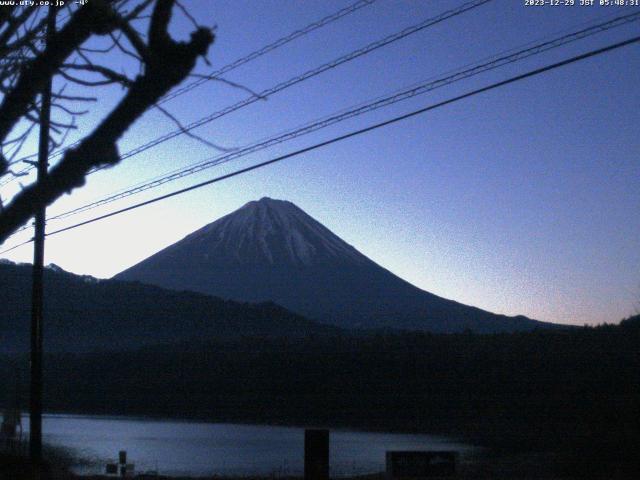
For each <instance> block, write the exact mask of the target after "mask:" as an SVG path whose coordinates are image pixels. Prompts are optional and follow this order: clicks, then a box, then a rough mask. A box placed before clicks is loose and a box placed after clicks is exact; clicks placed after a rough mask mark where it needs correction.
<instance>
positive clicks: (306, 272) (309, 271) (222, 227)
mask: <svg viewBox="0 0 640 480" xmlns="http://www.w3.org/2000/svg"><path fill="white" fill-rule="evenodd" d="M115 278H118V279H122V280H139V281H141V282H144V283H150V284H154V285H159V286H162V287H166V288H172V289H177V290H193V291H198V292H202V293H207V294H212V295H216V296H220V297H222V298H228V299H233V300H242V301H248V302H263V301H273V302H275V303H277V304H279V305H283V306H285V307H286V308H288V309H290V310H293V311H295V312H298V313H300V314H302V315H305V316H307V317H308V318H313V319H316V320H320V321H323V322H327V323H331V324H334V325H338V326H341V327H348V328H353V327H358V328H381V327H382V328H398V329H419V330H429V331H434V332H457V331H463V330H474V331H479V332H497V331H514V330H529V329H533V328H535V327H537V326H544V325H545V324H543V323H541V322H536V321H533V320H530V319H528V318H526V317H522V316H519V317H515V318H511V317H506V316H504V315H496V314H493V313H490V312H487V311H484V310H480V309H478V308H475V307H469V306H466V305H462V304H460V303H457V302H454V301H451V300H447V299H444V298H441V297H438V296H436V295H433V294H431V293H429V292H425V291H423V290H420V289H418V288H417V287H415V286H413V285H411V284H409V283H408V282H405V281H404V280H402V279H400V278H398V277H397V276H395V275H394V274H392V273H391V272H389V271H388V270H385V269H384V268H382V267H380V266H379V265H377V264H376V263H375V262H373V261H372V260H370V259H369V258H367V257H366V256H364V255H363V254H361V253H360V252H358V251H357V250H356V249H355V248H354V247H352V246H351V245H349V244H347V243H346V242H345V241H343V240H342V239H341V238H339V237H338V236H337V235H335V234H334V233H332V232H331V231H330V230H329V229H327V228H326V227H325V226H324V225H322V224H321V223H320V222H318V221H317V220H315V219H313V218H312V217H310V216H309V215H307V214H306V213H305V212H304V211H303V210H301V209H300V208H298V207H297V206H296V205H294V204H293V203H291V202H288V201H284V200H274V199H271V198H267V197H265V198H261V199H260V200H258V201H252V202H249V203H247V204H245V205H244V206H242V207H241V208H239V209H238V210H236V211H234V212H232V213H230V214H228V215H226V216H224V217H222V218H220V219H218V220H216V221H215V222H213V223H211V224H209V225H206V226H205V227H203V228H201V229H199V230H197V231H195V232H193V233H192V234H190V235H188V236H187V237H185V238H184V239H183V240H181V241H179V242H177V243H175V244H173V245H171V246H169V247H167V248H165V249H164V250H162V251H160V252H158V253H156V254H155V255H153V256H151V257H149V258H147V259H146V260H144V261H142V262H140V263H138V264H137V265H134V266H133V267H131V268H129V269H127V270H125V271H124V272H121V273H120V274H118V275H117V276H116V277H115ZM547 325H548V324H547Z"/></svg>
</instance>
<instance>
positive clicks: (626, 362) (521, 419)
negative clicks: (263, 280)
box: [2, 317, 640, 468]
mask: <svg viewBox="0 0 640 480" xmlns="http://www.w3.org/2000/svg"><path fill="white" fill-rule="evenodd" d="M13 361H18V360H16V359H14V360H13ZM8 362H9V358H7V357H5V358H4V360H3V362H2V363H3V365H4V368H3V369H2V375H3V378H2V384H3V385H10V384H11V379H10V377H11V370H12V368H13V367H12V366H10V364H9V363H8ZM22 364H23V367H24V368H25V369H26V365H24V361H22ZM45 365H46V372H45V378H46V385H45V395H46V398H45V405H46V409H47V410H48V411H67V412H75V413H79V412H86V413H109V414H131V415H158V416H170V417H189V418H201V419H202V418H204V419H209V420H213V421H242V422H266V423H291V424H301V425H329V426H350V427H358V428H366V429H379V430H399V431H405V432H407V431H413V432H429V433H443V434H449V435H454V436H458V437H460V438H463V439H466V440H468V441H471V442H475V443H479V444H485V445H490V446H494V447H497V448H508V449H512V450H513V451H517V450H541V451H549V450H552V451H562V452H569V451H571V452H574V453H575V455H576V456H577V457H579V458H582V459H584V461H585V462H586V463H585V464H589V465H590V464H591V463H589V462H596V463H598V464H603V465H604V464H606V463H607V462H617V461H622V460H624V459H625V458H627V457H630V456H631V455H632V454H633V457H635V456H636V454H637V448H638V446H640V436H639V432H640V428H639V427H640V423H639V422H640V318H639V317H636V318H633V319H629V320H627V321H625V322H623V323H622V324H621V325H619V326H601V327H597V328H579V329H572V330H566V331H539V332H531V333H517V334H496V335H475V334H456V335H432V334H424V333H395V334H394V333H385V334H373V335H369V336H361V337H355V336H317V337H314V336H307V337H304V338H298V339H294V338H289V339H270V340H264V339H260V338H256V337H252V338H243V339H240V340H231V341H226V342H222V341H221V342H216V343H199V344H194V343H190V344H174V345H166V346H162V347H148V348H144V349H140V350H136V351H129V352H120V353H117V352H116V353H114V352H109V353H94V354H87V355H79V354H59V355H50V356H48V357H47V358H46V363H45ZM23 388H24V386H23ZM23 401H24V404H25V406H26V398H23ZM589 468H591V467H589Z"/></svg>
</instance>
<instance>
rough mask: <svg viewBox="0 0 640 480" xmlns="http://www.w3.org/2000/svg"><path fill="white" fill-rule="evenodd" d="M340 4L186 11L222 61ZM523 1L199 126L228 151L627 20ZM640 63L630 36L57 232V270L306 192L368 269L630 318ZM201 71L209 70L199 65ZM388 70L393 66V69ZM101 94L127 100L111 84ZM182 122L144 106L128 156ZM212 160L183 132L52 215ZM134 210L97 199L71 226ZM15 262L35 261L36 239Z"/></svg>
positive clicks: (293, 51) (118, 255)
mask: <svg viewBox="0 0 640 480" xmlns="http://www.w3.org/2000/svg"><path fill="white" fill-rule="evenodd" d="M347 3H349V2H326V3H324V2H323V3H320V2H317V3H305V6H304V7H302V6H301V5H300V4H298V3H296V2H264V3H260V4H255V3H242V2H216V3H215V4H207V5H208V7H209V8H211V10H210V11H207V10H208V8H196V7H198V6H201V5H203V4H204V2H197V1H196V2H191V4H192V10H193V11H194V12H195V13H196V14H197V16H198V18H199V19H200V20H202V21H203V23H204V22H205V19H211V18H213V19H215V20H216V22H217V23H218V25H219V30H218V40H217V42H216V45H215V46H214V47H213V48H212V50H211V52H210V56H209V58H210V59H211V60H212V61H214V60H215V61H214V67H216V66H220V65H224V64H226V63H227V62H228V61H231V60H234V59H235V58H237V57H240V56H242V55H244V54H246V53H248V52H250V51H252V50H254V49H256V48H258V47H260V46H262V45H264V44H265V43H268V42H269V41H272V40H274V39H276V38H278V37H280V36H282V35H283V34H286V33H287V32H290V31H292V30H294V29H295V28H300V27H302V26H304V25H306V24H307V23H310V22H311V21H314V20H316V19H318V18H320V17H322V16H324V15H327V14H329V13H331V12H333V11H335V10H337V9H339V8H340V7H342V6H345V5H346V4H347ZM460 3H461V2H454V1H441V2H440V1H439V2H430V3H429V4H426V3H416V2H385V1H382V0H381V1H379V2H377V3H376V4H374V5H373V6H371V7H366V8H364V9H362V10H361V11H360V12H358V13H355V14H353V15H351V16H348V17H346V18H344V19H342V20H340V21H338V22H336V23H335V24H332V25H331V26H330V27H326V28H325V29H322V30H319V31H318V32H316V33H314V34H312V35H309V36H308V37H306V38H304V39H301V40H299V41H296V42H295V43H292V44H291V45H290V46H288V47H285V48H283V49H281V50H279V51H278V52H274V53H273V54H270V55H267V56H266V57H265V58H263V59H261V60H259V61H256V62H252V63H250V64H248V65H247V66H246V67H243V68H241V69H239V70H238V71H234V72H233V73H232V74H229V77H228V78H230V79H231V80H234V81H237V82H240V83H243V84H245V85H247V86H249V87H251V88H254V89H261V88H265V87H268V86H270V85H272V84H274V83H277V82H279V81H282V80H284V79H286V78H288V77H290V76H292V75H294V74H296V73H299V72H302V71H304V70H307V69H308V68H311V67H313V66H315V65H318V64H320V63H322V62H324V61H327V60H330V59H332V58H335V57H337V56H339V55H341V54H343V53H346V52H348V51H350V50H352V49H354V48H357V47H359V46H361V45H364V44H366V43H368V42H370V41H372V40H376V39H378V38H380V37H382V36H384V35H386V34H389V33H393V32H395V31H398V30H400V29H401V28H404V27H406V26H408V25H411V24H413V23H416V22H417V21H418V19H422V18H427V17H429V16H433V15H435V14H437V13H439V12H441V11H443V10H445V9H447V8H452V7H455V6H457V5H459V4H460ZM516 3H519V2H511V3H509V2H505V1H502V2H500V1H497V2H494V3H493V4H489V5H487V6H485V7H481V8H479V9H477V10H476V11H474V12H472V13H467V14H464V15H462V16H460V17H459V18H457V19H454V20H451V21H450V22H445V23H443V24H442V25H441V26H438V27H434V28H432V29H429V30H428V31H425V32H422V33H419V34H417V35H415V36H413V37H411V38H409V39H405V40H403V41H401V42H398V44H396V45H393V46H390V47H385V48H384V49H382V50H380V51H378V52H376V53H374V54H371V55H368V56H366V57H364V58H361V59H359V60H356V61H354V62H351V63H350V64H347V65H344V66H341V67H339V68H338V69H335V70H334V71H332V72H327V73H325V74H323V75H321V76H320V77H318V78H316V79H314V80H311V81H309V82H305V83H304V84H301V85H300V86H298V87H295V88H293V89H292V90H293V91H292V92H283V93H282V94H278V95H277V96H274V97H272V98H271V99H269V100H268V101H267V102H259V103H258V104H255V105H253V106H251V107H248V108H246V109H243V110H242V111H240V112H237V113H236V114H232V115H229V116H228V117H225V118H223V119H220V120H219V121H216V122H214V123H212V124H210V125H208V126H206V127H203V128H200V129H198V131H197V132H198V133H199V134H201V135H203V136H205V137H208V138H212V139H214V140H215V141H216V142H217V143H220V144H224V145H233V146H235V145H244V144H246V143H249V142H252V141H254V140H255V139H258V138H262V137H265V136H269V135H271V134H273V133H276V132H278V131H280V130H283V129H285V128H290V127H292V126H296V125H298V124H300V123H303V122H306V121H309V120H312V119H315V118H317V117H320V116H322V115H325V114H328V113H332V112H334V111H336V110H339V109H341V108H343V107H344V106H348V105H351V104H354V103H358V102H360V101H363V100H367V99H369V98H372V97H375V96H378V95H380V94H383V93H387V92H389V91H393V90H396V89H398V88H401V87H403V86H406V85H409V84H412V83H414V82H416V81H420V80H423V79H425V78H428V77H431V76H433V75H436V74H438V73H442V72H445V71H447V70H449V69H451V68H457V67H460V66H462V65H465V64H467V63H469V62H472V61H476V60H478V59H480V58H483V57H486V56H488V55H491V54H494V53H496V52H498V51H501V50H504V49H506V48H511V47H514V46H517V45H521V44H523V43H526V42H529V41H533V40H537V39H539V38H541V37H544V36H548V35H550V34H551V33H556V32H558V31H560V30H564V29H568V28H570V27H572V26H574V25H576V24H579V23H581V22H585V21H587V20H590V19H592V18H595V17H599V16H602V15H604V14H606V13H609V12H611V13H612V14H613V13H615V12H613V11H611V10H607V9H600V8H594V9H591V10H589V9H582V10H579V9H576V8H574V9H568V10H566V9H565V10H560V9H556V10H553V9H537V10H536V9H526V8H524V7H522V6H521V5H516ZM211 5H214V6H215V8H214V7H212V6H211ZM218 7H219V8H218ZM380 19H384V20H383V21H382V22H381V21H380ZM284 20H286V22H285V21H284ZM176 23H177V30H178V31H186V30H187V29H188V28H189V26H188V25H186V24H184V25H183V23H184V22H182V21H181V20H180V19H179V18H177V17H176ZM207 23H209V24H210V23H211V21H210V20H209V21H208V22H207ZM373 25H375V27H376V28H371V27H372V26H373ZM634 29H635V30H634ZM634 31H637V25H631V26H629V27H625V28H622V29H619V30H617V31H615V32H610V33H606V34H603V35H599V36H596V37H595V38H594V39H593V40H588V41H583V42H579V43H577V44H576V45H575V46H572V47H568V48H563V49H560V50H559V51H557V52H555V51H554V52H552V53H548V54H546V55H543V56H541V57H540V58H536V59H532V60H531V61H527V62H522V63H518V64H515V65H514V66H512V67H508V68H505V69H501V70H499V71H496V72H495V73H491V74H486V75H482V76H480V77H478V78H477V79H475V78H474V79H473V80H471V81H465V82H461V83H460V84H456V85H454V86H451V87H447V88H445V89H442V90H441V91H436V92H433V93H432V94H429V95H426V96H423V97H418V98H417V99H414V100H411V101H408V102H403V103H402V104H399V105H397V106H394V107H392V108H390V109H384V110H381V111H380V112H376V113H374V114H370V115H367V116H363V117H360V118H358V119H357V120H356V121H350V122H346V123H345V124H342V125H339V126H336V127H332V128H330V129H328V131H326V132H321V133H318V134H315V135H313V136H311V137H309V138H305V139H302V140H299V141H295V142H291V143H287V144H285V145H282V146H279V147H276V148H271V149H269V150H268V151H266V152H264V153H260V154H255V155H252V156H250V157H248V158H247V160H243V161H241V162H232V163H231V164H229V165H227V166H224V167H219V168H215V169H212V170H211V171H206V172H203V173H201V174H198V175H196V176H193V177H189V178H187V179H184V180H183V181H180V182H175V183H172V184H169V185H167V186H165V187H163V188H161V189H158V190H152V191H151V192H148V194H145V195H142V196H136V197H132V198H131V199H130V200H132V202H133V201H134V200H135V201H138V200H140V199H143V198H149V197H151V196H155V195H157V194H158V193H159V192H168V191H172V190H174V189H177V188H179V187H181V186H186V185H189V184H191V183H195V182H196V181H198V180H204V179H206V178H210V177H213V176H216V175H219V174H221V173H223V172H227V171H231V170H233V169H235V168H238V167H239V166H244V165H248V164H250V163H254V162H257V161H260V160H264V159H267V158H271V157H274V156H276V155H277V154H279V153H285V152H288V151H291V150H293V149H295V148H296V147H299V146H305V145H308V144H311V143H313V142H315V141H319V140H321V139H325V138H329V136H332V135H336V134H340V133H344V132H346V131H349V130H351V129H354V128H356V127H359V126H363V125H369V124H371V123H374V122H375V121H379V120H382V119H386V118H389V117H390V116H392V115H393V114H397V113H402V112H407V111H410V110H413V109H415V108H419V107H421V106H424V105H427V104H430V103H434V102H435V101H437V100H441V99H444V98H449V97H451V96H453V95H455V94H457V93H461V92H464V91H467V90H471V89H472V88H477V87H478V86H482V85H485V84H488V83H490V82H491V81H495V80H499V79H503V78H506V77H507V76H510V75H513V74H515V73H519V72H522V71H525V70H527V69H529V68H534V67H537V66H540V65H543V64H546V63H550V62H552V61H555V60H559V59H561V58H565V57H568V56H570V55H572V54H576V53H578V52H583V51H586V50H588V49H590V48H594V47H596V46H601V45H605V44H608V43H612V42H613V41H616V40H620V39H622V38H626V37H627V36H629V32H634ZM478 39H482V40H483V41H482V42H480V41H478ZM445 46H446V48H445ZM274 65H276V66H277V68H274ZM638 67H640V54H639V49H638V47H630V48H627V49H624V50H621V51H618V52H614V53H612V54H608V55H607V56H605V57H601V58H598V59H594V60H589V61H586V62H582V63H580V64H578V65H574V66H570V67H567V68H566V69H563V70H560V71H557V72H553V73H550V74H548V75H545V76H542V77H539V78H535V79H531V80H528V81H525V82H521V83H519V84H517V85H512V86H509V87H505V88H502V89H499V90H497V91H495V92H491V93H488V94H484V95H481V96H477V97H474V98H471V99H468V100H465V101H463V102H461V103H459V104H456V105H452V106H449V107H446V108H444V109H441V110H438V111H434V112H431V113H430V114H428V115H426V116H423V117H419V118H416V119H412V120H409V121H407V122H404V123H402V124H400V125H395V126H392V127H388V128H386V129H384V130H381V131H379V132H376V133H374V134H370V135H366V136H363V137H359V138H356V139H352V140H350V141H348V142H342V143H340V144H338V145H335V146H332V147H329V148H326V149H322V150H319V151H316V152H313V153H311V154H308V155H305V156H304V157H301V158H297V159H292V160H290V161H287V162H285V163H284V164H281V165H276V166H273V167H269V168H267V169H264V170H260V171H256V172H252V173H250V174H247V175H243V176H241V177H238V178H235V179H232V180H229V181H227V182H223V183H221V184H218V185H216V186H212V187H207V188H205V189H202V190H199V191H195V192H192V193H189V194H187V195H184V196H181V197H177V198H174V199H172V200H170V201H167V202H161V203H160V204H156V205H153V206H150V207H145V208H142V209H140V210H137V211H136V212H131V213H128V214H124V215H120V216H118V217H115V218H113V219H109V220H106V221H103V222H99V223H96V224H93V225H90V226H87V227H83V228H80V229H77V230H74V231H72V232H68V233H65V234H62V235H59V236H54V237H51V238H50V239H48V241H47V248H46V259H47V263H49V262H53V263H56V264H58V265H60V266H61V267H63V268H65V269H67V270H70V271H73V272H76V273H86V274H91V275H94V276H98V277H110V276H112V275H113V274H115V273H117V272H119V271H121V270H123V269H124V268H126V267H128V266H130V265H132V264H134V263H136V262H138V261H140V260H142V259H143V258H146V257H147V256H149V255H151V254H153V253H155V252H156V251H157V250H159V249H161V248H164V247H165V246H167V245H169V244H171V243H173V242H175V241H177V240H179V239H181V238H183V237H184V236H186V235H187V234H188V233H190V232H191V231H193V230H195V229H197V228H199V227H201V226H203V225H204V224H207V223H209V222H211V221H213V220H215V219H217V218H219V217H220V216H222V215H224V214H227V213H230V212H231V211H232V210H235V209H236V208H239V207H240V206H242V205H243V204H244V203H246V202H248V201H250V200H255V199H258V198H260V197H262V196H270V197H273V198H281V199H286V200H290V201H292V202H294V203H295V204H297V205H298V206H299V207H301V208H302V209H303V210H305V211H306V212H307V213H309V214H310V215H311V216H313V217H314V218H316V219H317V220H318V221H320V222H321V223H323V224H324V225H326V226H327V227H328V228H329V229H330V230H332V231H333V232H334V233H336V234H337V235H338V236H340V237H341V238H343V239H344V240H345V241H347V242H348V243H350V244H352V245H353V246H355V247H356V248H357V249H358V250H360V251H361V252H362V253H364V254H365V255H367V256H368V257H369V258H371V259H372V260H374V261H375V262H377V263H379V264H380V265H382V266H383V267H385V268H387V269H389V270H391V271H392V272H394V273H395V274H397V275H399V276H400V277H402V278H404V279H406V280H408V281H409V282H411V283H413V284H415V285H417V286H418V287H420V288H423V289H425V290H427V291H430V292H432V293H435V294H437V295H441V296H443V297H446V298H451V299H454V300H456V301H459V302H462V303H466V304H470V305H475V306H478V307H480V308H484V309H487V310H490V311H494V312H496V313H505V314H509V315H517V314H523V315H527V316H529V317H532V318H536V319H540V320H548V321H557V322H563V323H576V324H583V323H592V324H593V323H601V322H605V321H606V322H614V321H617V320H619V319H620V318H622V317H624V316H627V315H630V314H631V313H633V309H634V306H635V305H636V303H635V302H636V301H637V300H638V299H640V274H639V273H640V235H638V232H640V218H639V217H640V216H639V215H638V213H637V212H638V211H640V194H639V193H638V191H636V188H635V187H636V186H637V185H638V184H639V182H638V180H640V167H639V163H640V162H638V161H637V159H638V154H639V153H640V140H639V139H640V125H639V122H638V114H637V107H638V106H640V92H638V89H637V81H636V82H634V81H633V79H634V78H637V73H634V72H637V71H638ZM199 71H207V69H206V68H204V67H202V66H201V67H200V68H199ZM387 72H393V73H394V75H393V76H389V75H388V74H387V75H384V74H381V73H387ZM354 85H357V88H354ZM109 95H110V96H109V97H108V99H109V98H110V99H112V101H115V99H117V98H118V95H119V92H118V91H113V93H110V94H109ZM245 96H246V94H244V93H242V92H238V91H234V90H231V89H229V88H228V87H225V86H224V85H221V84H214V85H212V86H207V87H201V88H200V89H197V90H195V91H194V92H192V93H190V94H188V95H184V96H183V97H180V98H179V99H177V100H174V101H173V102H171V103H169V104H167V106H168V107H169V108H170V109H171V110H172V111H173V112H174V113H176V114H177V115H178V116H180V118H182V119H185V121H187V122H188V121H192V120H194V119H197V118H200V117H202V116H204V115H205V114H206V113H208V112H210V111H214V110H217V109H219V108H221V107H224V106H226V105H227V104H229V103H232V102H233V101H235V99H241V98H244V97H245ZM205 99H206V101H205ZM108 103H109V102H108V101H107V102H105V105H104V107H103V108H105V109H106V108H108ZM96 118H97V116H96ZM173 128H174V126H173V125H170V124H169V123H168V122H166V121H165V120H164V119H163V118H162V117H161V116H160V115H159V114H158V113H157V112H149V113H148V114H147V115H145V117H144V118H143V119H142V120H141V121H139V122H138V124H137V125H136V126H135V127H134V128H133V129H132V132H131V133H130V134H128V135H127V137H126V138H124V139H123V141H122V142H121V144H120V150H121V151H122V152H125V151H127V150H128V149H129V148H131V147H133V146H136V145H138V144H140V143H144V142H145V141H147V140H149V139H151V138H154V137H155V136H156V135H158V134H159V133H162V132H165V131H169V130H173ZM214 153H215V152H212V151H211V150H210V149H208V148H207V147H204V146H202V145H201V144H199V143H197V142H195V141H193V140H191V139H186V138H179V139H175V140H173V141H171V142H167V143H165V144H163V145H162V146H160V147H157V148H155V149H152V150H150V151H148V152H146V153H145V154H142V155H140V156H137V157H134V158H132V159H130V160H126V161H125V162H124V163H123V164H122V165H120V166H118V167H116V168H114V169H112V170H111V171H108V172H102V173H100V174H97V175H94V176H92V177H91V178H90V179H89V181H88V184H87V186H86V187H84V188H83V189H82V190H78V191H77V192H74V193H73V195H71V196H68V197H65V198H63V199H61V200H60V201H59V202H58V203H57V204H56V205H54V206H53V207H52V208H51V209H50V212H52V214H55V213H59V212H62V211H66V210H68V209H69V208H72V207H75V206H78V205H82V204H83V203H85V202H86V201H88V200H92V199H93V198H95V197H99V196H101V195H104V194H107V193H110V192H112V191H113V190H116V189H119V188H122V187H126V186H128V185H130V184H132V183H136V182H138V181H140V180H143V179H146V178H149V177H153V176H155V175H156V174H158V173H161V172H164V171H167V170H172V169H173V168H177V167H179V166H182V165H187V164H189V163H192V162H194V161H199V160H201V159H203V158H206V157H208V156H211V155H212V154H214ZM176 156H179V157H180V158H176ZM124 205H126V203H115V204H113V205H110V206H109V207H108V208H105V209H97V210H93V211H91V212H88V214H87V215H86V216H78V217H73V218H72V219H69V222H68V223H69V224H71V223H75V221H78V220H81V219H83V218H89V217H92V216H94V215H96V214H98V213H103V212H107V211H110V210H111V209H112V208H115V207H120V206H124ZM64 225H66V223H64V224H61V226H64ZM51 228H53V225H52V227H51ZM25 234H27V232H25ZM27 236H28V234H27ZM21 238H26V237H24V236H23V237H21ZM16 240H18V237H16ZM12 244H13V243H12V241H8V242H7V243H6V244H5V245H6V246H10V245H12ZM88 245H91V247H88ZM7 258H10V259H12V260H14V261H30V260H31V250H30V247H23V248H20V249H18V250H16V251H14V252H11V254H10V255H7Z"/></svg>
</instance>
